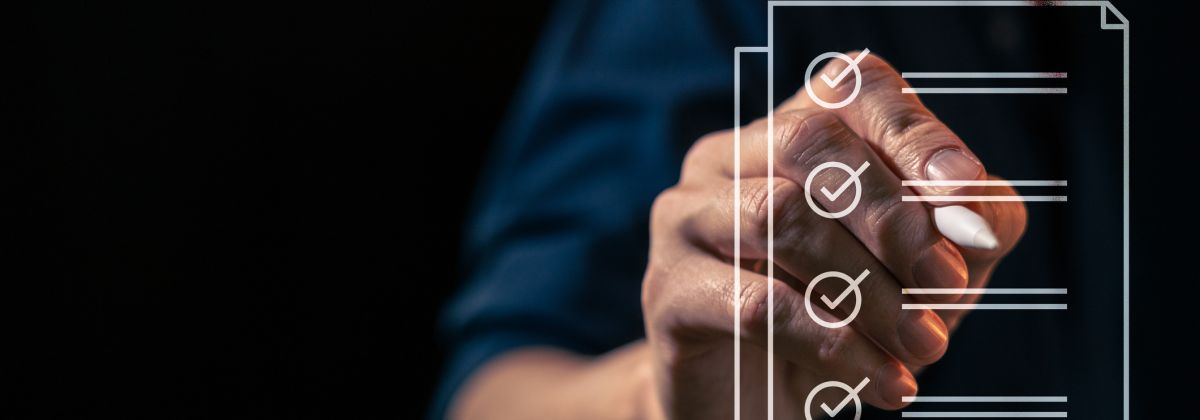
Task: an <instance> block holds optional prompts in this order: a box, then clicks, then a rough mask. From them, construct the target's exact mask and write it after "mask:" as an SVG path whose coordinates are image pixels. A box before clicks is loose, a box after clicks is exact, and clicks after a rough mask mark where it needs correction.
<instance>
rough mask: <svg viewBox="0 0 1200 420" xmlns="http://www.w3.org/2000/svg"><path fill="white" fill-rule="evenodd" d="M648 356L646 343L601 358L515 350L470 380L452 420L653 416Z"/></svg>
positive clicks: (541, 349) (549, 350)
mask: <svg viewBox="0 0 1200 420" xmlns="http://www.w3.org/2000/svg"><path fill="white" fill-rule="evenodd" d="M648 355H649V348H648V347H647V345H646V343H645V342H641V341H639V342H635V343H632V344H629V345H626V346H624V347H621V348H618V349H616V350H613V351H611V352H609V353H607V354H605V355H603V356H599V357H585V356H580V355H577V354H573V353H569V352H565V351H562V350H559V349H554V348H548V347H539V348H526V349H518V350H514V351H512V352H509V353H507V354H505V355H503V356H500V357H498V358H496V359H495V360H492V361H491V362H489V363H488V364H487V365H485V366H483V367H482V368H481V369H479V371H478V372H477V373H475V375H474V376H472V377H471V379H469V380H468V381H467V383H466V384H465V385H464V386H463V388H462V389H461V390H460V391H459V392H458V395H457V396H456V397H455V398H454V401H453V404H452V405H451V408H450V412H449V418H451V419H501V420H502V419H532V418H569V419H643V418H653V417H655V416H652V415H650V414H649V413H651V412H654V411H655V410H653V409H651V407H652V406H653V404H654V403H653V398H652V395H653V394H652V393H651V370H650V365H649V363H648V362H647V361H648V360H649V358H648Z"/></svg>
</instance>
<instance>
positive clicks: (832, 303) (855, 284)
mask: <svg viewBox="0 0 1200 420" xmlns="http://www.w3.org/2000/svg"><path fill="white" fill-rule="evenodd" d="M868 274H871V270H863V272H862V274H859V275H858V278H856V279H854V280H852V281H850V285H849V286H846V290H842V294H840V295H838V297H836V298H834V299H833V300H829V296H825V295H821V302H825V306H828V307H829V309H833V308H836V307H837V306H838V305H839V304H841V303H842V301H843V300H846V297H847V296H850V293H851V292H854V290H855V289H857V288H858V284H859V283H862V281H863V279H866V278H867V275H868ZM845 278H850V276H846V277H845Z"/></svg>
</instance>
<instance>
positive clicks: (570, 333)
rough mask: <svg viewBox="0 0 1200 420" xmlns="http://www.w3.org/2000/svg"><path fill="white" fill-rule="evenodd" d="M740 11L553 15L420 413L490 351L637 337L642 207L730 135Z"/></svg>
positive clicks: (504, 140)
mask: <svg viewBox="0 0 1200 420" xmlns="http://www.w3.org/2000/svg"><path fill="white" fill-rule="evenodd" d="M740 3H745V5H735V2H732V1H731V2H728V4H726V3H717V2H711V3H708V2H682V1H681V2H674V1H665V2H658V1H652V2H645V1H567V2H562V3H560V4H559V5H557V7H556V8H555V10H554V12H553V13H552V15H551V17H550V20H549V23H548V26H547V27H546V28H545V30H544V32H543V34H542V41H541V43H540V45H539V47H538V49H537V53H536V55H535V57H534V60H533V62H532V67H531V68H530V71H529V72H528V73H527V78H526V79H525V80H524V82H523V84H522V87H521V89H520V92H519V94H518V96H517V98H516V100H515V102H514V104H513V106H512V107H511V108H510V114H509V116H508V118H507V119H506V122H505V125H504V126H503V127H502V128H501V131H500V135H499V136H498V138H497V140H496V143H495V144H494V146H493V149H492V152H491V155H490V156H489V160H490V162H489V164H488V167H487V168H486V169H485V170H484V173H483V177H482V179H481V181H480V189H479V191H478V195H477V197H476V204H475V207H474V209H473V211H472V216H471V218H470V221H469V223H468V225H467V226H466V232H467V233H466V237H465V240H464V254H463V264H464V268H465V270H464V272H465V273H466V275H467V278H466V282H465V283H464V284H462V285H461V287H460V289H459V292H458V293H457V294H456V296H454V297H453V298H452V299H451V301H450V302H449V303H448V305H447V307H446V308H445V309H444V312H443V313H442V320H441V324H440V325H439V333H440V336H441V337H440V338H441V340H442V344H443V345H444V346H445V347H446V349H447V350H448V351H449V353H448V355H447V359H446V368H445V371H444V374H443V377H442V383H441V385H440V386H439V388H438V390H437V394H436V395H435V397H434V401H433V405H432V407H431V410H430V418H432V419H439V418H443V417H444V416H445V413H446V408H447V405H448V404H449V401H450V399H451V398H452V397H453V395H454V392H455V391H456V390H457V389H458V388H459V386H460V385H462V383H463V382H464V381H465V380H466V379H467V378H468V377H469V376H470V375H471V374H472V372H474V370H475V369H477V368H478V367H479V366H481V365H483V364H484V363H486V362H487V361H488V360H490V359H491V358H493V357H495V356H497V355H499V354H501V353H504V352H506V351H509V350H512V349H514V348H517V347H525V346H534V345H540V346H554V347H559V348H562V349H566V350H570V351H574V352H579V353H583V354H598V353H602V352H605V351H608V350H611V349H614V348H616V347H618V346H621V345H623V344H626V343H628V342H630V341H633V340H636V339H638V338H640V337H642V335H643V327H642V317H641V307H640V291H641V281H642V275H643V271H644V270H645V263H646V257H647V253H648V239H649V238H648V236H649V234H648V216H649V211H650V206H651V203H652V202H653V200H654V197H655V196H656V195H657V194H658V193H659V192H660V191H661V190H663V189H664V188H666V187H668V186H670V185H672V184H673V183H675V182H676V180H677V178H678V173H679V165H680V161H681V159H682V156H683V154H684V152H685V151H686V149H687V147H688V146H689V145H690V144H691V142H692V141H694V140H695V139H696V138H699V137H700V136H701V135H703V134H704V133H707V132H710V131H714V130H718V129H726V128H729V127H730V125H731V122H732V112H733V107H732V83H733V80H732V79H733V71H732V54H733V47H734V46H737V45H748V44H752V43H755V42H757V44H755V45H761V43H762V40H761V39H754V38H753V36H750V35H754V34H747V33H746V32H752V33H753V32H755V31H747V30H745V29H746V28H753V27H754V26H752V25H749V24H747V22H762V21H764V20H765V6H764V5H759V4H757V3H753V2H740ZM760 26H761V25H760ZM757 35H758V36H759V37H760V38H761V37H762V36H763V34H757ZM747 38H749V39H747ZM739 41H741V42H739Z"/></svg>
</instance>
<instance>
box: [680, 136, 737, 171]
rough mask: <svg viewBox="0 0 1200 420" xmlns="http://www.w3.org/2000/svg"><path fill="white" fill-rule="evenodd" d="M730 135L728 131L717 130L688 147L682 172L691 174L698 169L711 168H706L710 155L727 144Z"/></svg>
mask: <svg viewBox="0 0 1200 420" xmlns="http://www.w3.org/2000/svg"><path fill="white" fill-rule="evenodd" d="M726 137H728V132H727V131H717V132H712V133H709V134H705V135H704V136H703V137H700V139H699V140H696V142H695V143H693V144H692V147H691V148H689V149H688V151H687V154H686V155H684V157H683V167H682V168H683V169H682V174H683V175H686V174H691V173H695V172H696V171H702V170H706V169H707V170H711V169H708V168H705V167H704V166H705V165H706V162H708V161H710V160H711V159H709V156H710V155H712V154H714V153H717V152H718V151H719V150H720V147H723V146H725V145H727V144H726V143H728V142H726V141H725V138H726Z"/></svg>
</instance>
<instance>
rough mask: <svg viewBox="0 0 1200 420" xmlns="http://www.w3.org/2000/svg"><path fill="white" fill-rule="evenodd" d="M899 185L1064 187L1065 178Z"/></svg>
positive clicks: (907, 184)
mask: <svg viewBox="0 0 1200 420" xmlns="http://www.w3.org/2000/svg"><path fill="white" fill-rule="evenodd" d="M900 185H901V186H905V187H1065V186H1067V181H1066V180H1053V179H1045V180H1042V179H1029V180H1001V179H988V180H975V179H972V180H962V181H956V180H946V181H927V180H919V179H906V180H903V181H900Z"/></svg>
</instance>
